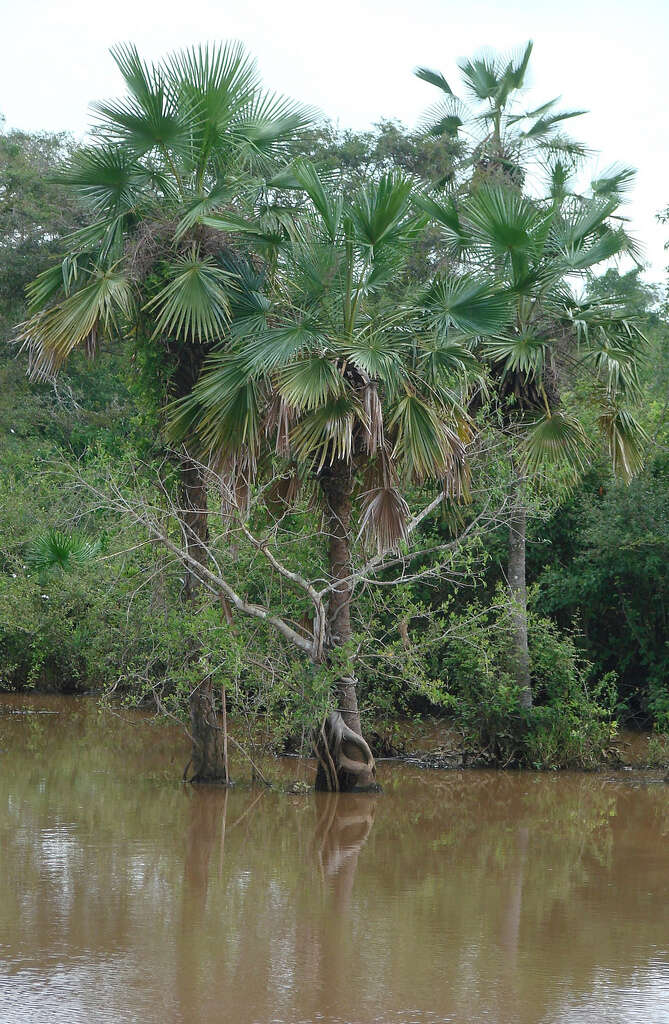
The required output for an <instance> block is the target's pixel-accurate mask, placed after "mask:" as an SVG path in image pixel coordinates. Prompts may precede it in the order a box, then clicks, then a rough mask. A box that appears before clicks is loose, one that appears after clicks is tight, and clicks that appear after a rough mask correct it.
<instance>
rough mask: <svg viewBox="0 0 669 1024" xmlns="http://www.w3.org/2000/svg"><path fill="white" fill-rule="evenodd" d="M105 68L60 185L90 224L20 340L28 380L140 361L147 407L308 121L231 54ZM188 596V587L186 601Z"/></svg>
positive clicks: (219, 769) (169, 375)
mask: <svg viewBox="0 0 669 1024" xmlns="http://www.w3.org/2000/svg"><path fill="white" fill-rule="evenodd" d="M112 55H113V57H114V60H115V61H116V64H117V66H118V68H119V70H120V72H121V74H122V76H123V79H124V81H125V84H126V89H127V93H126V95H125V96H123V97H122V98H120V99H117V100H110V101H106V102H101V103H96V104H94V105H93V110H94V111H95V114H96V121H95V124H94V127H93V131H92V135H93V141H92V143H91V144H90V145H88V146H85V147H84V148H82V149H81V150H79V152H78V153H76V155H75V156H74V158H73V160H72V162H71V165H70V167H69V169H68V171H67V173H66V174H65V176H64V181H65V183H66V184H67V185H69V187H70V188H72V189H73V190H74V191H75V192H76V193H77V194H78V195H80V196H81V197H82V198H83V199H84V200H85V201H86V202H87V204H88V208H89V211H90V218H91V223H90V224H89V226H87V227H86V228H84V229H82V230H80V231H78V232H76V233H75V234H73V235H71V236H69V237H68V238H67V239H66V240H65V245H66V246H67V251H66V254H65V257H64V259H63V260H62V262H61V263H59V264H57V265H55V266H53V267H52V268H50V269H49V270H47V271H45V272H44V273H42V274H40V276H39V277H38V278H37V279H36V280H35V281H34V283H33V284H32V285H31V287H30V289H29V300H30V307H31V313H32V315H31V318H30V320H29V321H28V322H27V323H26V324H24V325H23V328H22V337H23V339H24V342H25V345H26V347H27V348H28V351H29V356H30V368H31V371H32V373H33V374H34V375H36V376H50V375H52V374H54V373H55V372H56V371H57V370H58V368H59V367H60V365H61V364H62V363H63V361H64V360H65V359H66V358H67V357H68V355H69V354H70V353H71V352H72V351H73V350H74V349H75V348H77V347H78V346H84V347H85V348H86V349H87V350H88V351H89V352H93V351H94V350H95V348H96V346H97V344H98V342H99V341H100V340H101V339H105V338H107V339H116V338H120V337H126V338H129V339H131V341H132V342H133V343H134V345H135V347H136V348H138V349H140V350H141V351H143V353H144V354H146V353H147V352H148V353H149V358H144V359H142V360H140V361H138V363H137V365H138V366H139V365H140V363H141V364H142V365H145V366H148V367H149V370H148V376H147V380H146V382H145V383H146V386H147V389H149V390H150V391H151V392H152V393H153V394H155V393H156V391H157V392H158V401H159V404H160V402H161V401H162V400H164V399H166V398H179V397H184V396H185V395H187V394H189V393H190V391H191V389H192V388H193V386H194V384H195V382H196V381H197V379H198V377H199V374H200V370H201V367H202V364H203V361H204V359H205V357H206V355H207V353H208V352H209V351H210V349H211V348H212V346H213V345H214V344H216V343H218V342H220V341H221V340H223V339H225V338H226V336H227V334H228V330H229V322H230V317H231V299H230V292H231V282H232V281H233V279H234V277H235V268H236V266H237V264H238V263H241V264H242V265H244V264H245V262H246V252H245V250H246V249H247V248H248V246H249V245H251V244H253V245H254V246H256V247H260V248H261V249H262V248H263V247H267V246H271V245H272V244H273V242H274V241H275V239H276V237H277V235H280V234H281V232H282V227H281V221H282V215H281V212H280V211H279V212H278V213H276V214H274V213H271V212H270V210H269V207H268V202H267V199H268V189H267V185H266V182H267V179H268V177H270V176H271V175H272V174H273V173H275V172H276V170H277V168H278V167H280V166H281V165H282V163H283V158H284V154H285V153H286V149H287V146H288V144H289V142H290V141H291V139H293V137H294V136H295V135H296V133H298V132H300V131H301V130H302V129H303V128H304V127H306V126H307V125H308V124H309V123H310V121H311V120H312V114H311V112H310V111H309V110H308V109H307V108H305V107H302V106H299V105H296V104H294V103H292V102H289V101H287V100H285V99H282V98H281V97H278V96H275V95H272V94H269V93H267V92H265V91H264V90H263V88H262V87H261V84H260V80H259V76H258V72H257V68H256V65H255V62H254V61H253V60H252V59H251V58H250V57H249V56H248V55H247V54H246V52H245V51H244V49H243V47H242V46H241V45H239V44H227V45H221V46H213V47H197V48H192V49H189V50H184V51H180V52H177V53H174V54H172V55H171V56H169V57H167V58H166V59H165V60H163V61H161V62H159V63H157V64H148V63H146V62H144V61H142V60H141V58H140V57H139V54H138V53H137V50H136V49H135V47H134V46H130V45H126V46H119V47H116V48H115V49H114V50H112ZM249 207H251V208H253V209H254V211H255V213H256V214H257V215H259V216H260V221H259V222H258V224H259V226H257V227H256V230H255V233H254V235H253V238H252V239H251V238H250V237H249V235H248V233H246V234H245V235H244V236H243V239H244V240H243V242H242V243H241V244H240V241H239V239H240V235H239V233H238V232H237V229H238V227H239V224H240V214H241V212H242V211H244V210H246V209H248V208H249ZM236 232H237V233H236ZM240 250H241V252H240ZM180 475H181V505H182V510H183V511H182V517H183V528H184V532H185V535H186V538H187V543H188V545H189V546H190V547H191V549H192V553H193V555H194V556H195V557H196V559H199V560H202V561H204V560H206V558H207V553H206V543H207V513H206V506H207V490H206V477H205V475H204V472H203V470H202V468H201V466H200V465H199V464H198V463H197V462H195V461H194V460H192V459H191V458H190V457H189V455H188V451H187V449H186V450H184V455H183V457H182V459H181V462H180ZM196 585H197V576H196V574H193V573H188V574H187V580H186V596H187V597H193V596H194V592H195V590H196ZM213 701H214V697H213V689H212V682H211V680H208V681H205V682H203V683H202V684H201V685H200V686H198V687H196V689H195V690H194V692H193V694H192V697H191V720H192V733H193V737H194V747H193V763H194V767H195V775H196V777H198V778H200V779H212V778H222V777H223V776H224V768H223V762H222V752H221V750H220V742H219V731H218V730H217V728H216V721H215V713H214V703H213Z"/></svg>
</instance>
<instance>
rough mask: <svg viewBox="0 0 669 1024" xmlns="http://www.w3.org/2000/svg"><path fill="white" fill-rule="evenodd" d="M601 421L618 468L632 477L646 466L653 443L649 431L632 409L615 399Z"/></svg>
mask: <svg viewBox="0 0 669 1024" xmlns="http://www.w3.org/2000/svg"><path fill="white" fill-rule="evenodd" d="M597 425H598V426H599V429H600V430H601V432H602V433H603V435H604V437H605V438H606V441H607V444H608V448H609V455H610V458H611V465H612V466H613V470H614V472H615V473H616V474H617V475H618V476H621V477H623V479H624V480H627V481H629V480H631V479H632V477H633V476H635V475H636V474H637V473H639V472H640V471H641V469H642V468H643V464H644V459H645V452H646V450H647V447H648V444H649V439H648V435H647V434H646V431H645V430H644V429H643V427H642V426H641V424H640V423H639V421H638V420H637V419H636V418H635V417H634V416H633V415H632V413H631V412H629V411H628V410H627V409H621V408H620V407H618V406H616V405H615V404H613V403H611V404H607V406H606V407H605V409H604V411H603V412H602V413H601V415H600V416H599V417H598V418H597Z"/></svg>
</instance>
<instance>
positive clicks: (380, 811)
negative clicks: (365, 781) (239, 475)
mask: <svg viewBox="0 0 669 1024" xmlns="http://www.w3.org/2000/svg"><path fill="white" fill-rule="evenodd" d="M186 760H187V748H186V742H185V740H184V738H183V737H182V736H181V735H180V734H179V733H178V732H177V731H176V730H175V729H174V728H172V727H171V726H165V725H159V724H157V723H155V722H153V721H152V720H150V719H149V718H148V717H147V716H145V715H141V714H139V713H130V712H124V713H122V714H113V713H111V712H104V713H100V712H98V710H97V707H96V704H95V702H94V701H92V700H89V699H85V698H84V699H80V698H77V699H75V698H63V697H59V698H57V697H53V698H48V697H25V696H3V697H0V1024H89V1022H90V1024H98V1022H99V1024H103V1022H104V1024H130V1022H133V1024H135V1022H136V1024H219V1022H226V1024H227V1022H231V1024H312V1022H313V1024H315V1022H319V1024H439V1022H454V1024H478V1022H486V1024H487V1022H490V1024H590V1022H597V1024H599V1022H606V1024H628V1022H629V1024H632V1022H633V1024H637V1022H638V1024H669V786H668V785H666V784H665V783H663V782H662V781H661V776H660V775H659V774H655V775H653V774H652V773H651V774H649V773H645V774H642V773H640V772H626V773H625V772H621V773H616V772H611V773H609V774H604V775H584V774H576V773H573V774H572V773H560V774H531V773H517V772H514V773H502V772H499V773H494V772H480V771H467V772H462V771H446V772H432V771H421V770H419V769H416V768H411V767H408V766H403V765H399V764H397V763H393V762H381V763H380V764H379V778H380V781H381V783H382V784H383V787H384V791H383V793H382V794H381V795H379V796H367V795H353V796H344V795H341V796H337V795H332V796H330V795H326V794H314V793H313V792H307V793H296V794H291V793H284V792H278V791H276V790H271V791H266V790H265V789H264V788H258V787H256V788H253V787H252V786H251V785H250V783H249V782H248V779H249V770H248V768H247V767H246V766H245V765H244V764H243V762H241V761H236V762H234V763H233V769H234V774H236V775H237V776H238V777H239V778H240V779H242V780H243V779H246V782H245V784H240V785H238V786H237V787H235V788H234V789H232V790H231V791H228V792H226V791H224V790H222V789H206V788H195V787H192V786H188V785H185V784H183V783H181V782H180V781H179V780H180V777H181V772H182V769H183V766H184V764H185V762H186ZM268 770H269V771H271V772H272V773H273V775H274V776H275V777H279V776H281V777H282V778H283V779H284V780H295V779H299V780H302V781H304V780H306V781H311V780H313V766H312V765H310V764H309V763H308V762H304V761H302V762H298V761H297V760H295V759H286V760H284V761H282V762H271V763H270V765H269V766H268Z"/></svg>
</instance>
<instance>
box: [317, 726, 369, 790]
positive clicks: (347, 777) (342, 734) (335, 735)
mask: <svg viewBox="0 0 669 1024" xmlns="http://www.w3.org/2000/svg"><path fill="white" fill-rule="evenodd" d="M316 756H317V758H318V772H317V774H316V789H317V790H321V791H325V792H340V793H371V792H378V791H379V789H380V787H379V786H378V784H377V782H376V765H375V763H374V755H373V754H372V751H371V750H370V747H369V744H368V743H367V741H366V740H365V739H364V738H363V737H362V736H360V735H358V733H356V732H354V731H353V729H351V728H350V727H349V726H348V725H347V724H346V722H345V721H344V717H343V715H342V714H341V712H339V711H331V712H330V714H329V715H328V717H327V718H326V719H325V722H324V723H323V725H322V726H321V729H320V732H319V735H318V739H317V741H316Z"/></svg>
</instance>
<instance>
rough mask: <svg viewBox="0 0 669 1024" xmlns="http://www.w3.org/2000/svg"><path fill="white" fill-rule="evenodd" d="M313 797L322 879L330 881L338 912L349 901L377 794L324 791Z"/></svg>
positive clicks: (317, 848) (315, 842)
mask: <svg viewBox="0 0 669 1024" xmlns="http://www.w3.org/2000/svg"><path fill="white" fill-rule="evenodd" d="M316 801H317V803H316V806H317V808H318V815H319V816H318V821H317V823H316V831H315V835H314V846H315V849H316V855H317V858H318V864H319V867H320V870H321V877H322V878H323V880H327V881H328V882H331V883H332V888H333V893H334V903H335V905H336V908H337V910H338V911H340V912H341V911H344V910H347V909H348V908H349V906H350V903H351V894H352V892H353V883H354V881H355V870H356V868H357V866H358V857H359V856H360V851H361V850H362V848H363V846H364V845H365V843H366V842H367V839H368V837H369V833H370V832H371V830H372V825H373V824H374V813H375V811H376V805H377V803H378V797H374V796H370V795H367V794H362V793H357V794H352V793H349V794H341V793H326V794H318V795H317V797H316Z"/></svg>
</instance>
